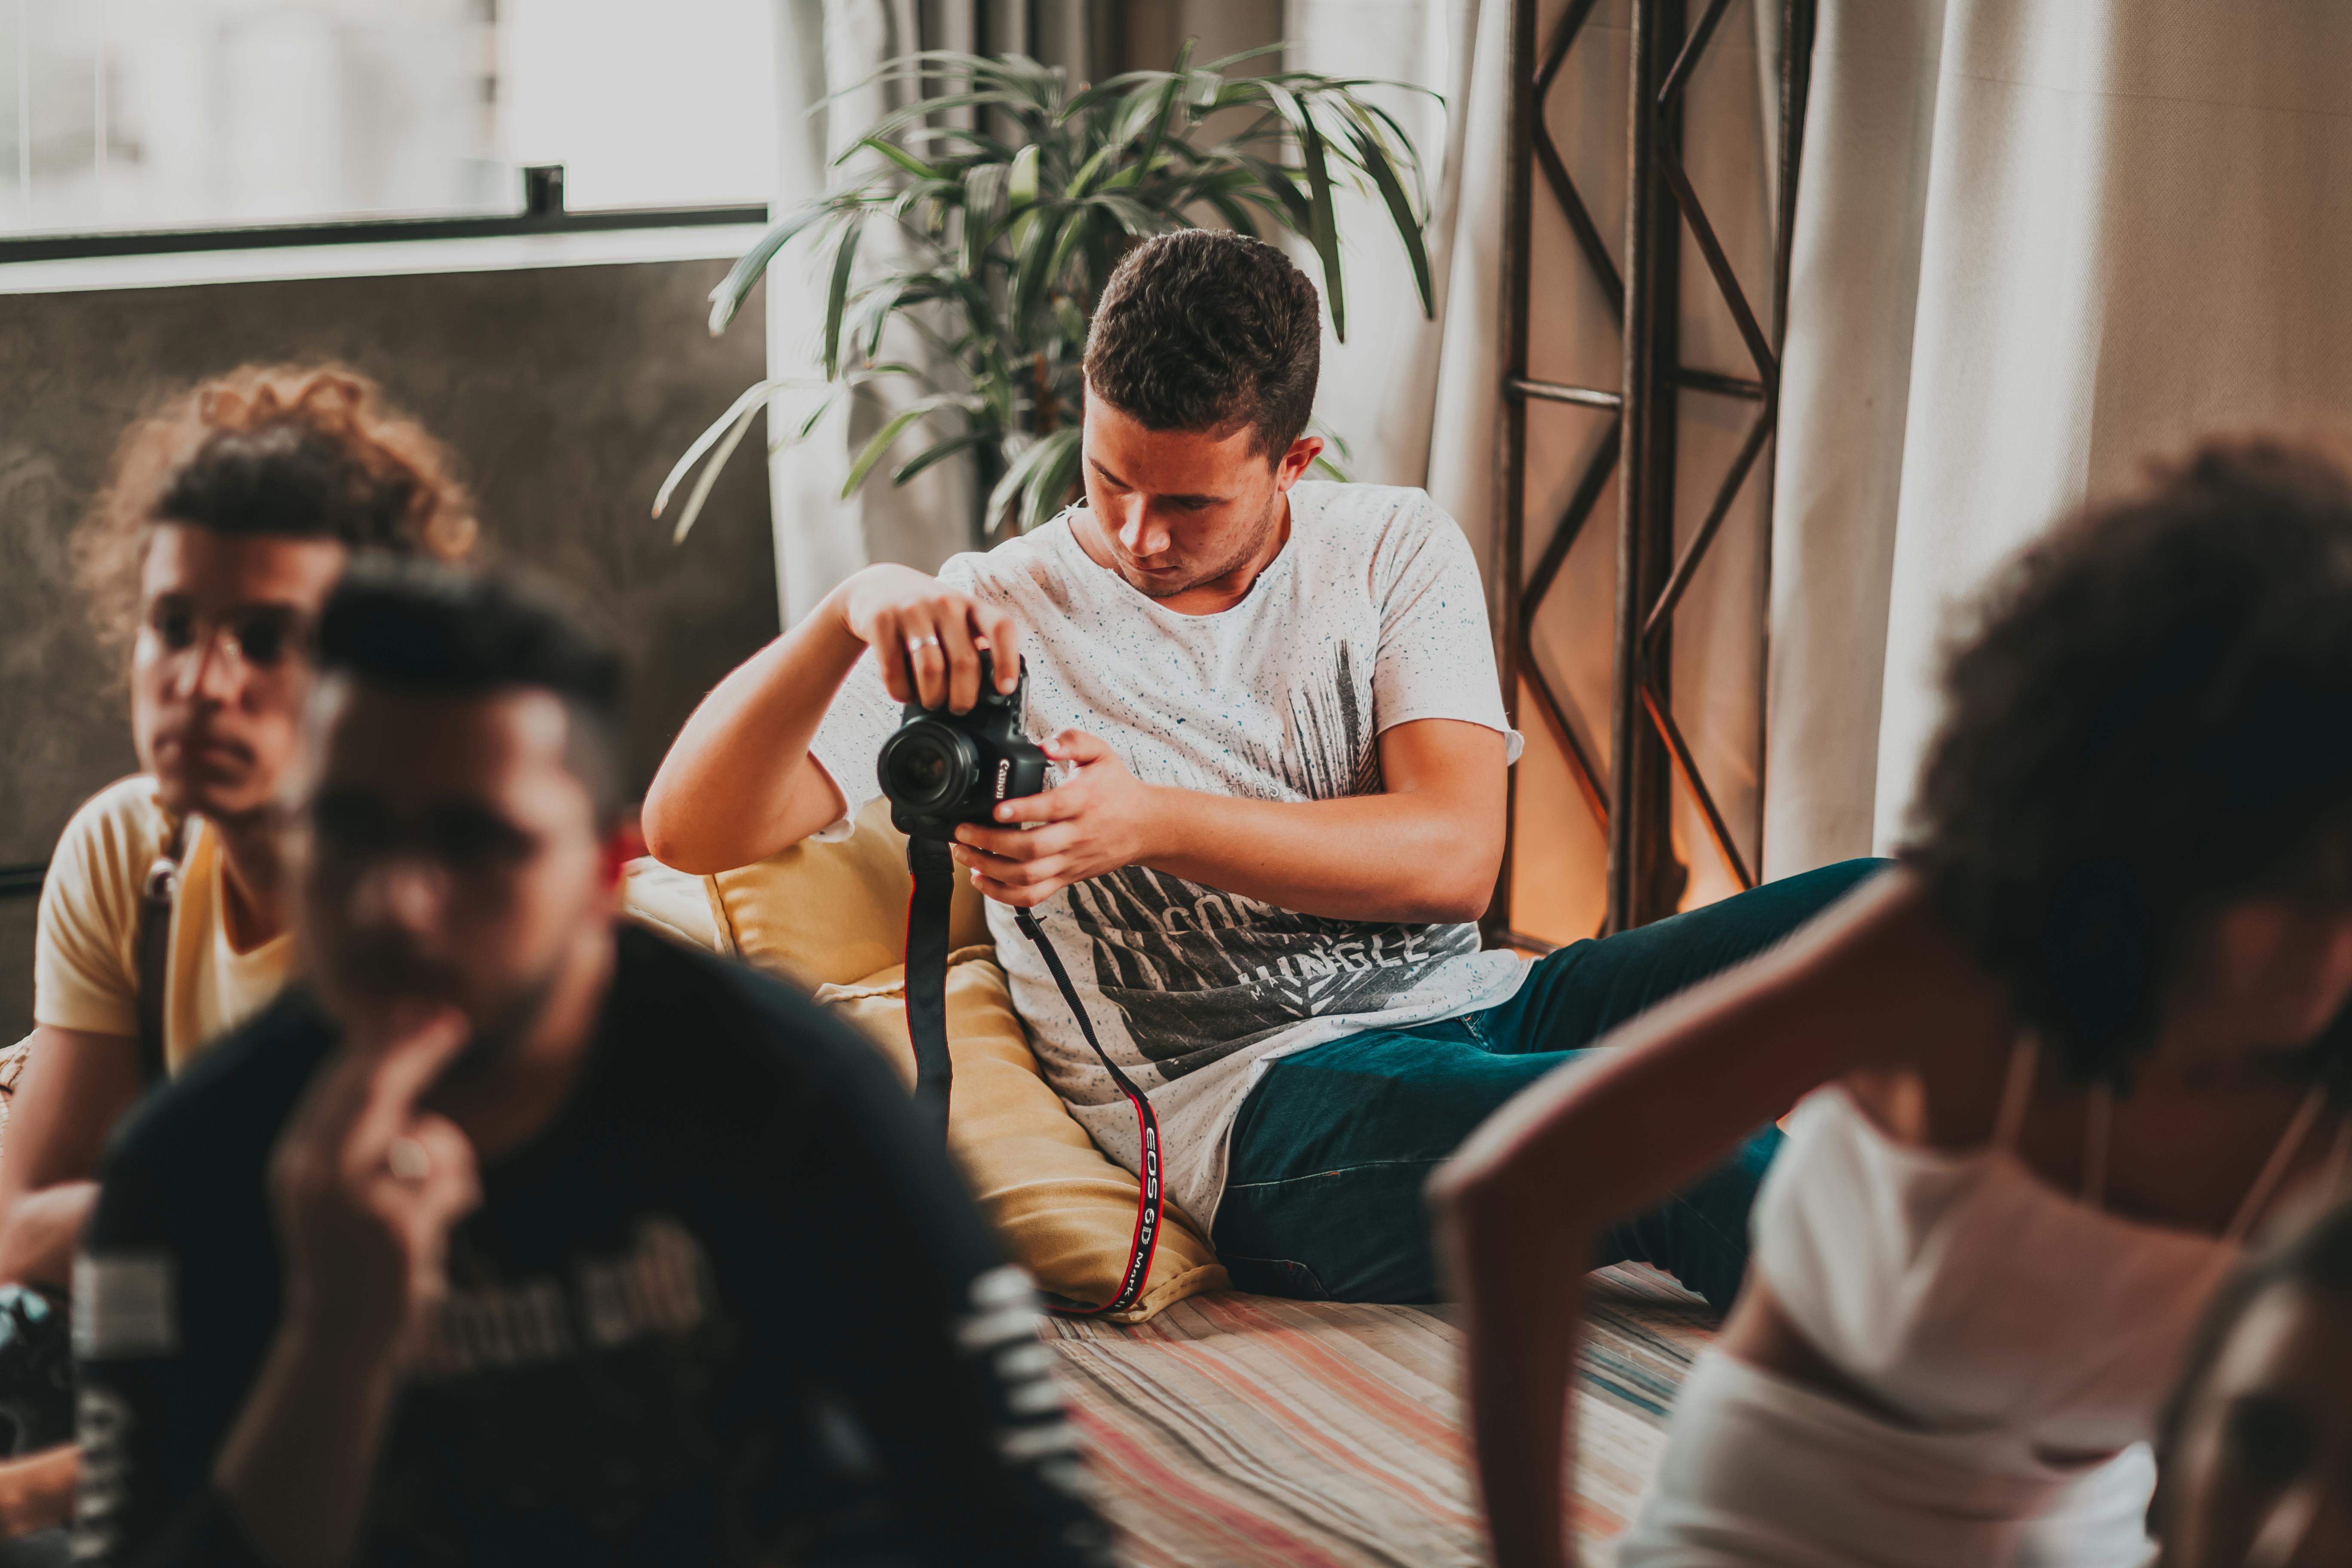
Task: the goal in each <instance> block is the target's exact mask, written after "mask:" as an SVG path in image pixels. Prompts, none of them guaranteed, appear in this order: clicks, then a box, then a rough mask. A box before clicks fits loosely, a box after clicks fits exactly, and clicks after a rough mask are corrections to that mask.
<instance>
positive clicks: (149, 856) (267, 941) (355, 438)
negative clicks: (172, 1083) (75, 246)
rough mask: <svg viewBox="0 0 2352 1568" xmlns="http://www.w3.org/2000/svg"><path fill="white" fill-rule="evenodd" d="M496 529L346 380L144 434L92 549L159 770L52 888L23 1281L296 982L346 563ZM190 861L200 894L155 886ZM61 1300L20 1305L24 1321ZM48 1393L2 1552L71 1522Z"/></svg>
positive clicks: (125, 792) (28, 1097) (287, 388)
mask: <svg viewBox="0 0 2352 1568" xmlns="http://www.w3.org/2000/svg"><path fill="white" fill-rule="evenodd" d="M474 532H475V523H474V514H473V510H472V504H471V502H470V501H469V500H468V499H467V495H466V492H465V490H464V489H463V488H462V487H461V486H460V485H458V484H457V481H456V479H454V478H452V477H451V464H450V461H449V458H448V455H447V453H446V451H445V450H444V449H443V448H442V447H441V445H440V444H439V443H438V442H436V441H435V440H434V439H433V438H432V437H430V436H428V435H427V434H425V431H423V430H422V429H420V428H419V427H418V426H416V425H415V423H414V422H412V421H410V420H408V419H406V418H404V417H403V416H400V415H399V414H397V413H396V412H394V411H393V410H392V409H390V408H388V407H386V406H385V405H384V403H383V398H382V396H381V395H380V394H379V393H378V392H377V390H376V388H375V387H374V386H373V384H371V383H369V382H368V381H367V380H366V379H364V378H363V377H361V376H359V375H356V374H352V372H350V371H347V370H342V369H340V368H338V367H335V366H309V367H294V368H286V367H267V366H246V367H244V368H242V369H239V370H236V371H232V372H229V373H228V374H225V375H221V376H215V377H214V378H212V379H211V380H208V381H205V382H204V383H202V384H198V385H196V386H194V387H193V388H190V389H189V390H188V391H186V392H184V393H183V394H181V395H179V396H177V397H175V398H173V399H172V400H171V401H170V402H168V403H166V404H165V405H163V406H162V407H161V408H159V409H158V410H157V411H156V412H154V413H153V414H152V415H151V416H148V417H146V418H144V419H142V420H140V421H139V422H138V423H137V424H135V425H133V426H131V428H130V430H129V431H127V432H126V433H125V434H124V436H123V437H122V441H121V446H120V447H119V448H118V449H117V453H116V456H115V460H114V469H113V473H112V474H111V476H110V479H109V481H108V483H107V486H106V489H105V490H104V491H103V492H102V493H101V494H100V497H99V498H98V500H97V502H96V504H95V505H94V506H93V507H92V508H91V510H90V513H89V517H88V518H87V519H86V520H85V521H83V523H82V525H81V527H80V529H79V531H77V534H76V538H75V547H76V553H77V555H78V556H79V564H80V566H81V568H82V573H81V574H82V578H83V585H84V587H85V588H86V590H87V591H88V593H89V597H90V611H91V615H92V618H93V620H94V621H95V622H96V623H97V625H98V628H99V631H100V636H101V637H102V638H103V639H104V640H105V641H106V642H107V643H108V644H109V645H110V646H111V647H119V648H121V651H122V652H123V653H125V654H126V655H127V659H126V662H127V664H128V666H129V678H130V679H129V686H130V698H131V704H130V705H131V740H132V742H133V744H134V747H135V749H136V751H137V752H138V756H139V761H140V765H141V767H142V769H143V770H144V771H143V772H142V773H138V774H136V775H134V776H132V777H131V778H126V779H123V780H121V781H120V782H118V783H116V784H110V785H109V786H108V787H107V788H106V789H104V790H101V791H100V792H99V794H98V795H94V796H92V797H91V798H90V800H89V802H87V803H86V804H85V805H83V806H82V808H81V809H80V810H79V812H77V813H75V815H74V817H73V820H72V821H71V822H69V823H68V824H67V826H66V829H65V832H64V833H63V834H62V835H60V836H59V837H58V847H57V852H56V854H55V856H54V857H53V858H52V859H51V862H50V866H49V873H48V877H47V880H46V881H45V883H44V885H43V887H42V889H41V907H40V923H39V929H38V931H37V934H36V936H35V938H34V947H33V975H34V981H33V986H34V992H33V1016H34V1019H35V1022H36V1025H37V1027H36V1028H35V1029H34V1031H33V1037H32V1040H31V1042H30V1045H29V1048H28V1050H27V1052H26V1057H25V1063H24V1068H23V1075H22V1077H21V1078H20V1079H18V1080H17V1084H16V1092H15V1094H14V1096H13V1097H12V1104H11V1108H10V1113H9V1117H8V1121H7V1136H6V1142H5V1155H0V1281H6V1282H9V1283H13V1284H24V1285H31V1286H36V1287H39V1288H40V1289H43V1290H46V1291H47V1292H50V1293H52V1294H54V1293H56V1292H61V1291H63V1290H65V1289H66V1288H67V1286H68V1274H69V1272H70V1270H71V1268H72V1258H73V1247H74V1241H75V1238H76V1237H78V1236H79V1234H80V1232H81V1227H82V1223H83V1221H84V1220H85V1219H86V1218H87V1217H88V1216H89V1208H90V1205H91V1203H92V1202H93V1201H94V1199H95V1198H96V1196H97V1191H98V1189H97V1186H96V1184H95V1183H93V1182H92V1181H91V1180H90V1178H91V1176H92V1174H93V1173H95V1172H96V1171H97V1169H98V1158H99V1151H100V1149H101V1148H102V1147H104V1145H105V1142H106V1138H107V1134H108V1133H109V1132H110V1131H112V1130H113V1127H114V1124H115V1122H116V1121H117V1120H119V1119H120V1118H121V1115H122V1113H123V1111H125V1110H128V1109H129V1108H130V1107H131V1103H132V1101H134V1100H137V1099H138V1097H139V1095H140V1093H141V1092H142V1090H143V1089H145V1088H146V1087H147V1085H148V1084H149V1083H151V1082H152V1081H153V1080H154V1079H157V1078H159V1077H161V1076H163V1074H164V1073H165V1072H167V1071H176V1070H177V1069H178V1068H180V1067H182V1066H183V1065H184V1064H185V1063H187V1062H188V1061H190V1060H192V1059H193V1058H194V1057H195V1055H196V1053H197V1052H198V1051H199V1050H201V1049H202V1048H203V1047H205V1045H206V1044H207V1043H209V1042H210V1040H211V1039H212V1037H214V1036H215V1035H217V1034H219V1033H220V1032H221V1031H223V1030H225V1029H226V1028H228V1027H230V1026H232V1025H235V1024H236V1023H239V1022H241V1021H242V1020H243V1019H245V1018H247V1016H251V1015H252V1014H253V1013H255V1012H257V1011H259V1010H260V1009H261V1008H262V1007H264V1006H266V1005H268V1003H269V1002H270V1000H271V999H272V998H273V997H275V996H276V995H277V994H278V991H279V989H280V988H281V987H283V986H284V984H286V979H287V974H288V972H289V969H290V968H291V966H292V958H293V942H292V939H291V938H290V937H289V936H288V935H287V932H286V916H285V909H284V901H283V898H282V889H281V888H280V886H279V876H278V871H279V868H278V844H277V831H278V824H277V809H278V786H279V784H281V783H282V782H283V781H282V774H283V773H284V772H285V770H286V767H287V764H288V763H289V759H290V758H291V756H292V753H293V750H294V739H295V730H296V725H297V721H298V719H299V713H300V710H301V704H302V699H303V696H304V694H305V693H306V691H307V690H308V689H309V679H310V676H309V667H310V627H311V626H312V624H313V623H314V622H315V621H316V620H317V619H318V615H319V608H320V605H322V604H324V603H325V602H326V597H327V593H328V590H329V589H330V588H331V587H332V586H333V585H334V583H335V580H336V578H337V577H338V576H340V575H341V572H342V569H343V565H344V563H345V562H346V561H347V560H348V559H349V558H350V557H352V555H354V554H364V553H384V554H394V555H418V554H425V555H438V556H445V557H446V556H456V555H459V554H462V553H463V552H465V551H466V549H467V547H468V546H469V545H470V544H471V543H472V542H473V539H474ZM167 859H168V860H175V861H176V862H177V879H176V881H177V889H178V890H177V894H176V896H173V895H172V894H171V893H170V892H169V891H168V890H167V889H168V886H169V884H168V882H166V883H164V884H163V885H161V886H157V885H155V883H156V880H157V879H152V877H151V870H152V868H154V867H155V866H156V864H157V862H158V861H159V860H167ZM36 1301H37V1298H32V1299H28V1298H26V1297H24V1296H21V1295H19V1296H18V1297H16V1302H17V1305H18V1308H19V1310H25V1309H26V1308H27V1307H29V1306H31V1305H33V1304H34V1303H35V1302H36ZM11 1326H12V1328H13V1329H14V1331H16V1334H17V1335H19V1336H21V1337H23V1340H24V1341H26V1342H19V1343H18V1344H17V1345H16V1346H14V1347H12V1353H11V1355H10V1356H9V1357H8V1358H7V1360H8V1363H9V1364H10V1365H11V1366H12V1367H14V1368H21V1369H23V1370H25V1371H27V1372H36V1371H37V1367H28V1366H26V1364H25V1363H26V1361H28V1360H29V1361H31V1362H34V1363H38V1362H39V1360H40V1359H41V1357H42V1355H44V1354H45V1353H46V1347H41V1348H38V1349H37V1348H36V1347H35V1346H34V1345H33V1344H31V1343H30V1342H28V1341H29V1340H30V1339H31V1337H32V1336H33V1335H35V1334H37V1329H36V1328H34V1326H33V1325H31V1324H28V1323H26V1322H22V1321H19V1322H17V1323H15V1324H12V1325H11ZM63 1350H64V1347H63V1341H62V1334H61V1333H60V1334H59V1338H58V1343H57V1353H58V1355H60V1356H62V1354H63ZM25 1393H26V1391H25V1389H23V1388H22V1387H10V1388H6V1389H0V1408H5V1410H6V1411H7V1413H8V1418H9V1422H10V1424H12V1425H13V1426H14V1427H15V1431H14V1439H15V1443H14V1446H15V1447H16V1449H17V1450H18V1451H20V1452H21V1451H24V1450H25V1449H27V1448H32V1447H42V1448H44V1449H45V1451H44V1452H43V1453H41V1454H40V1455H39V1456H38V1457H37V1458H28V1459H24V1460H20V1461H16V1462H14V1463H10V1464H6V1465H0V1535H16V1534H19V1533H22V1532H25V1531H30V1530H33V1529H36V1528H39V1527H43V1526H47V1525H53V1524H62V1523H64V1522H65V1520H66V1517H67V1512H68V1509H69V1507H70V1505H71V1502H72V1497H73V1465H74V1458H73V1452H72V1450H71V1448H70V1447H65V1446H62V1444H61V1443H60V1438H61V1437H62V1436H63V1433H62V1431H61V1430H50V1429H48V1426H49V1425H50V1423H52V1422H54V1423H56V1424H57V1425H58V1426H59V1427H60V1428H61V1427H62V1426H63V1424H64V1423H65V1422H66V1421H68V1420H69V1419H70V1415H69V1409H70V1399H69V1391H64V1390H60V1391H58V1396H57V1397H56V1399H55V1401H54V1403H55V1405H56V1409H55V1411H54V1413H52V1412H50V1411H49V1409H48V1406H49V1405H50V1403H51V1401H49V1400H47V1399H33V1398H27V1397H25ZM9 1447H10V1445H9V1443H8V1442H7V1441H6V1440H5V1438H0V1453H5V1452H7V1451H8V1449H9Z"/></svg>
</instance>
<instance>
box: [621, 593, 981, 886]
mask: <svg viewBox="0 0 2352 1568" xmlns="http://www.w3.org/2000/svg"><path fill="white" fill-rule="evenodd" d="M1023 640H1024V639H1023V632H1022V629H1021V627H1020V626H1019V625H1018V624H1017V623H1016V622H1015V621H1014V620H1013V617H1012V616H1010V615H1008V614H1006V613H1005V612H1004V611H1003V610H1000V609H995V608H992V607H991V606H989V605H982V604H981V603H980V602H979V601H978V600H976V599H973V598H972V597H971V595H966V594H962V593H960V592H958V591H957V590H955V589H953V588H950V587H948V586H947V585H946V584H943V583H941V582H940V580H939V579H938V578H936V577H929V576H926V575H924V574H922V573H920V572H917V571H914V570H912V569H910V568H908V567H905V566H887V565H886V566H868V567H866V569H865V570H864V571H862V572H859V573H857V574H856V575H854V576H852V577H850V578H849V579H848V580H847V581H845V582H844V583H842V584H839V585H837V586H836V587H835V588H834V590H833V591H832V592H831V593H829V594H827V595H825V596H824V599H822V600H821V601H819V602H818V604H817V605H816V607H815V608H814V609H812V610H811V611H810V612H809V613H808V614H807V615H806V616H803V617H802V619H801V621H800V623H799V624H798V625H797V626H793V628H792V629H791V630H790V631H787V632H786V633H784V635H783V636H782V637H778V638H777V639H776V640H775V641H773V642H772V643H770V644H769V645H768V646H767V647H764V648H761V650H760V651H759V652H758V653H756V654H754V655H752V656H751V658H749V659H747V660H746V661H745V662H744V663H743V664H741V665H740V666H739V667H737V668H736V669H735V671H734V672H733V673H732V674H730V675H729V676H728V677H727V679H724V680H722V681H720V682H719V684H718V685H717V686H715V687H713V688H712V689H711V691H710V695H709V696H708V697H705V698H704V699H703V700H702V702H701V705H700V706H699V707H698V708H696V709H695V710H694V713H693V716H692V717H690V718H688V720H687V721H686V726H685V728H684V729H682V730H680V731H678V735H677V740H676V741H675V742H672V743H671V745H670V749H669V755H667V756H666V757H664V758H663V759H662V765H661V768H660V770H659V771H658V772H656V773H655V774H654V782H653V784H652V787H650V788H649V789H647V790H646V801H645V807H644V810H643V812H642V813H641V815H640V816H639V821H640V823H641V824H642V825H643V826H644V828H645V835H646V848H647V849H648V850H649V851H650V852H651V853H652V854H653V855H655V856H656V858H659V859H660V860H661V861H662V863H663V864H665V865H667V866H671V867H674V868H677V869H678V870H680V871H687V872H690V873H693V874H694V875H697V876H705V875H709V874H710V873H713V872H719V871H725V870H728V869H730V868H733V867H737V866H748V865H750V864H751V863H752V862H753V861H755V860H760V859H763V858H766V857H768V856H770V855H773V854H774V853H775V852H776V851H777V850H779V849H782V848H784V847H786V846H788V845H793V844H797V843H799V842H800V841H801V840H802V839H803V838H805V837H808V836H809V835H810V834H812V833H814V832H817V831H818V830H820V829H821V828H823V827H824V826H827V825H828V824H830V823H833V822H835V821H837V820H838V819H839V818H840V816H841V815H842V813H843V811H844V810H845V809H846V807H847V805H848V803H847V802H846V801H845V799H844V798H843V796H842V793H841V791H840V789H839V788H838V787H837V786H836V785H835V783H834V781H833V779H832V777H831V775H829V774H827V773H825V771H824V768H823V767H821V766H819V765H818V764H817V763H814V762H813V761H811V760H810V758H809V754H808V749H809V744H810V742H813V741H814V740H815V739H816V733H817V729H818V727H819V726H820V725H821V724H822V723H823V722H824V716H825V710H826V709H828V708H829V707H831V706H832V704H833V700H834V698H835V695H837V694H838V693H839V692H840V690H841V685H842V682H843V681H844V680H845V679H848V678H849V673H850V671H851V670H853V669H855V668H856V666H857V661H858V660H859V659H860V658H864V657H865V655H866V649H867V648H868V647H871V648H872V649H873V650H874V661H875V664H876V665H877V668H879V670H880V673H881V676H882V684H883V686H884V687H885V689H887V691H888V692H889V694H890V696H891V697H893V698H895V699H897V700H898V701H899V702H901V703H905V702H920V703H922V704H923V705H924V706H926V707H933V708H936V707H940V706H945V707H947V708H949V709H950V710H954V711H957V712H969V711H971V707H972V704H973V703H974V702H975V701H977V700H979V697H980V650H981V648H982V647H987V648H988V649H989V650H990V651H991V653H992V654H993V656H994V658H995V666H996V670H997V683H998V686H999V687H1000V688H1001V689H1003V690H1004V691H1006V692H1010V691H1012V690H1013V688H1014V687H1015V686H1017V685H1018V684H1019V682H1020V676H1021V649H1022V644H1023Z"/></svg>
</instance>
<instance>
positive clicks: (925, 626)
mask: <svg viewBox="0 0 2352 1568" xmlns="http://www.w3.org/2000/svg"><path fill="white" fill-rule="evenodd" d="M835 597H836V598H837V599H838V601H839V605H840V614H841V623H842V625H843V626H844V627H845V628H846V629H847V631H848V633H849V635H850V636H851V637H856V639H857V640H858V641H859V642H862V643H864V644H866V646H867V647H871V648H872V649H873V650H874V662H875V664H876V665H877V666H878V667H879V668H880V669H881V672H882V684H883V686H884V688H885V689H887V690H888V691H889V693H890V695H891V696H892V697H894V698H896V699H898V700H899V701H901V702H919V703H921V704H922V705H923V706H924V707H926V708H940V707H945V708H947V709H948V710H950V711H952V712H957V713H968V712H970V711H971V707H972V704H973V703H974V702H976V701H977V700H979V697H980V650H981V649H982V648H983V647H985V648H987V649H989V650H990V651H991V652H992V653H993V654H994V655H995V659H994V664H995V668H996V685H997V689H999V690H1000V691H1011V690H1012V689H1013V688H1014V687H1015V686H1016V685H1018V684H1019V683H1020V680H1021V626H1020V623H1018V622H1017V621H1015V620H1014V619H1013V616H1011V615H1010V614H1009V613H1007V612H1006V611H1003V610H1001V609H998V608H996V607H995V606H993V605H983V604H982V603H981V602H980V601H979V600H977V599H974V598H973V597H971V595H969V594H961V593H958V592H957V591H956V590H955V589H953V588H950V587H949V586H947V585H946V584H943V583H941V582H940V580H939V579H938V578H936V577H930V576H926V575H925V574H922V573H920V572H918V571H916V570H914V569H913V568H912V567H908V566H890V565H882V566H868V567H866V569H865V570H864V571H862V572H859V573H858V574H856V575H855V576H853V577H851V578H850V579H849V580H848V581H846V582H845V583H844V584H842V585H841V586H840V587H839V588H838V589H836V590H835Z"/></svg>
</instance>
